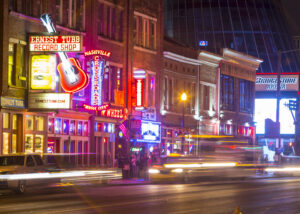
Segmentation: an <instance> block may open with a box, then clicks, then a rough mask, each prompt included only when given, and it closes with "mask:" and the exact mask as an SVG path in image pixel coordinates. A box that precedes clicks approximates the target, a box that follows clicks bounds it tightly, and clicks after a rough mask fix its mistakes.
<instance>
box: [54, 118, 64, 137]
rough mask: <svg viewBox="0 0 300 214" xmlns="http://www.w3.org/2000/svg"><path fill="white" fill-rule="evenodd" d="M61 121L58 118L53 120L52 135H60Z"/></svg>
mask: <svg viewBox="0 0 300 214" xmlns="http://www.w3.org/2000/svg"><path fill="white" fill-rule="evenodd" d="M61 128H62V127H61V119H60V118H55V123H54V133H55V134H61Z"/></svg>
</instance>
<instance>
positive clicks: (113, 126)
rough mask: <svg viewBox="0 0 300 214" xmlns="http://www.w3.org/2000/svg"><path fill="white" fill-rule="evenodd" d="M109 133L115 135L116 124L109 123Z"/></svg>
mask: <svg viewBox="0 0 300 214" xmlns="http://www.w3.org/2000/svg"><path fill="white" fill-rule="evenodd" d="M108 132H109V133H114V132H115V124H112V123H109V124H108Z"/></svg>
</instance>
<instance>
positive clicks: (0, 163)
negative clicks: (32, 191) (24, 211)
mask: <svg viewBox="0 0 300 214" xmlns="http://www.w3.org/2000/svg"><path fill="white" fill-rule="evenodd" d="M45 170H46V168H45V165H44V162H43V160H42V158H41V156H40V155H39V154H12V155H1V156H0V188H4V189H5V188H9V189H13V190H14V191H15V192H17V193H24V192H25V189H26V187H27V186H31V185H37V184H40V183H43V182H45V179H38V178H36V179H35V178H34V176H32V175H37V174H39V173H41V174H42V173H43V172H45Z"/></svg>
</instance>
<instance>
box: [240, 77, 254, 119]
mask: <svg viewBox="0 0 300 214" xmlns="http://www.w3.org/2000/svg"><path fill="white" fill-rule="evenodd" d="M253 88H254V83H253V82H250V81H247V80H243V79H240V111H241V112H245V113H252V112H253V99H252V98H253V97H252V93H253Z"/></svg>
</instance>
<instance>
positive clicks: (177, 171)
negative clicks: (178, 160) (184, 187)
mask: <svg viewBox="0 0 300 214" xmlns="http://www.w3.org/2000/svg"><path fill="white" fill-rule="evenodd" d="M171 172H175V173H182V172H183V169H172V171H171Z"/></svg>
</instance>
